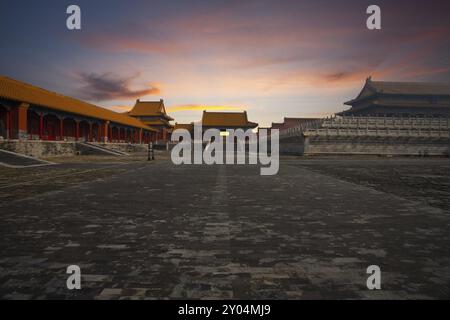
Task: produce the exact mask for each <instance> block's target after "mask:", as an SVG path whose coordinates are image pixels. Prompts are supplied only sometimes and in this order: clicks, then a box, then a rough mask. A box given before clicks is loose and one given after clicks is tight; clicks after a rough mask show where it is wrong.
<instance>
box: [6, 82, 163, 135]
mask: <svg viewBox="0 0 450 320" xmlns="http://www.w3.org/2000/svg"><path fill="white" fill-rule="evenodd" d="M159 132H160V131H159V128H158V127H155V128H153V127H152V126H150V125H148V124H146V123H144V122H142V121H140V120H139V118H136V117H132V116H128V115H126V114H121V113H117V112H114V111H111V110H108V109H105V108H102V107H99V106H96V105H94V104H91V103H87V102H83V101H80V100H77V99H74V98H71V97H67V96H64V95H61V94H58V93H55V92H51V91H48V90H45V89H42V88H38V87H36V86H33V85H30V84H26V83H23V82H20V81H17V80H13V79H10V78H7V77H2V76H0V135H1V137H3V138H4V139H19V140H50V141H58V140H59V141H86V142H129V143H148V142H150V141H155V140H156V139H157V138H158V135H159Z"/></svg>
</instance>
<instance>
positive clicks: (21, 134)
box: [17, 103, 30, 140]
mask: <svg viewBox="0 0 450 320" xmlns="http://www.w3.org/2000/svg"><path fill="white" fill-rule="evenodd" d="M29 107H30V105H29V104H27V103H22V104H21V105H20V106H19V107H18V108H17V138H19V139H21V140H22V139H28V135H27V134H28V108H29Z"/></svg>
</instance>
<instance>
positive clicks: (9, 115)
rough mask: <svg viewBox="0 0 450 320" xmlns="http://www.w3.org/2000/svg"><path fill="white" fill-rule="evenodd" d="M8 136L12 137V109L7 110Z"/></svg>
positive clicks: (8, 137)
mask: <svg viewBox="0 0 450 320" xmlns="http://www.w3.org/2000/svg"><path fill="white" fill-rule="evenodd" d="M6 138H7V139H11V111H9V110H6Z"/></svg>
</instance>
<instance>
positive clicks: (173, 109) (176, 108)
mask: <svg viewBox="0 0 450 320" xmlns="http://www.w3.org/2000/svg"><path fill="white" fill-rule="evenodd" d="M244 109H245V108H244V107H234V106H208V105H198V104H185V105H177V106H171V107H168V108H167V111H168V112H177V111H193V110H216V111H217V110H244Z"/></svg>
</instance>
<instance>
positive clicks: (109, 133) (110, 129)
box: [108, 127, 113, 142]
mask: <svg viewBox="0 0 450 320" xmlns="http://www.w3.org/2000/svg"><path fill="white" fill-rule="evenodd" d="M112 138H113V136H112V127H109V130H108V141H109V142H112Z"/></svg>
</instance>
